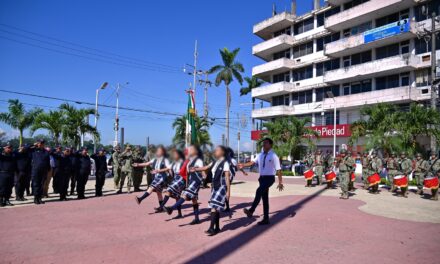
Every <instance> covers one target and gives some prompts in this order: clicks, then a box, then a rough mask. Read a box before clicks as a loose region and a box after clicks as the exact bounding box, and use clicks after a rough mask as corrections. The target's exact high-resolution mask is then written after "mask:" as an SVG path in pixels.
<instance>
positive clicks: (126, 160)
mask: <svg viewBox="0 0 440 264" xmlns="http://www.w3.org/2000/svg"><path fill="white" fill-rule="evenodd" d="M120 158H121V164H122V168H121V181H120V183H119V190H118V192H117V193H122V188H123V187H124V182H125V179H127V189H128V193H131V186H132V184H133V166H132V165H133V152H132V151H131V146H130V145H127V146H126V147H125V151H124V152H123V153H121V156H120Z"/></svg>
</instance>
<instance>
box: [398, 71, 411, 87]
mask: <svg viewBox="0 0 440 264" xmlns="http://www.w3.org/2000/svg"><path fill="white" fill-rule="evenodd" d="M400 86H409V72H405V73H401V74H400Z"/></svg>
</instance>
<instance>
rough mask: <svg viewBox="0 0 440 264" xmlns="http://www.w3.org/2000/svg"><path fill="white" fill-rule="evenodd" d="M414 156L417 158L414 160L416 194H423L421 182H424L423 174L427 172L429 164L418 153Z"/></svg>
mask: <svg viewBox="0 0 440 264" xmlns="http://www.w3.org/2000/svg"><path fill="white" fill-rule="evenodd" d="M416 156H417V158H416V159H415V160H414V164H415V167H414V177H415V178H416V182H417V194H423V181H424V180H425V174H426V173H427V172H428V170H429V164H428V162H427V161H426V160H424V159H423V157H422V155H421V154H420V153H417V155H416Z"/></svg>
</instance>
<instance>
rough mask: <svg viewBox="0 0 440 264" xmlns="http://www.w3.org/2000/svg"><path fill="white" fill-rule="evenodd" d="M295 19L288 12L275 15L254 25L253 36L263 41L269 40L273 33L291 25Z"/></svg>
mask: <svg viewBox="0 0 440 264" xmlns="http://www.w3.org/2000/svg"><path fill="white" fill-rule="evenodd" d="M295 17H296V16H295V15H292V14H290V13H288V12H283V13H280V14H277V15H275V16H273V17H271V18H268V19H266V20H264V21H262V22H260V23H258V24H256V25H255V26H254V34H255V35H257V36H259V37H261V38H263V39H269V38H270V37H271V36H272V34H273V33H274V32H276V31H278V30H281V29H283V28H286V27H288V26H290V25H293V21H294V19H295Z"/></svg>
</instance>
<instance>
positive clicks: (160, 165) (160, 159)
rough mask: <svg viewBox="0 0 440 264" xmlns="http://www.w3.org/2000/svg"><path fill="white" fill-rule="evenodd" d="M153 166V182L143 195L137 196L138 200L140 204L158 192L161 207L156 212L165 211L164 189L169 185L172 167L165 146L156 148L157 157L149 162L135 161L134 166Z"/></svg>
mask: <svg viewBox="0 0 440 264" xmlns="http://www.w3.org/2000/svg"><path fill="white" fill-rule="evenodd" d="M147 166H151V168H152V169H153V170H152V171H151V173H152V174H153V175H154V179H153V182H152V183H151V185H150V186H149V187H148V189H147V191H146V192H145V193H144V194H143V195H142V196H141V197H137V196H136V197H135V199H136V202H137V203H138V204H140V203H141V202H142V201H143V200H144V199H145V198H147V197H148V196H149V195H150V194H151V193H152V192H155V193H156V194H157V199H158V201H159V207H157V208H155V211H156V213H160V212H163V209H162V202H163V198H162V190H163V188H165V187H166V185H167V178H168V171H169V170H170V169H171V164H170V161H169V160H168V158H167V151H166V149H165V147H163V146H159V147H158V148H157V150H156V157H155V158H154V159H152V160H150V161H149V162H145V163H134V164H133V167H147Z"/></svg>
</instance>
